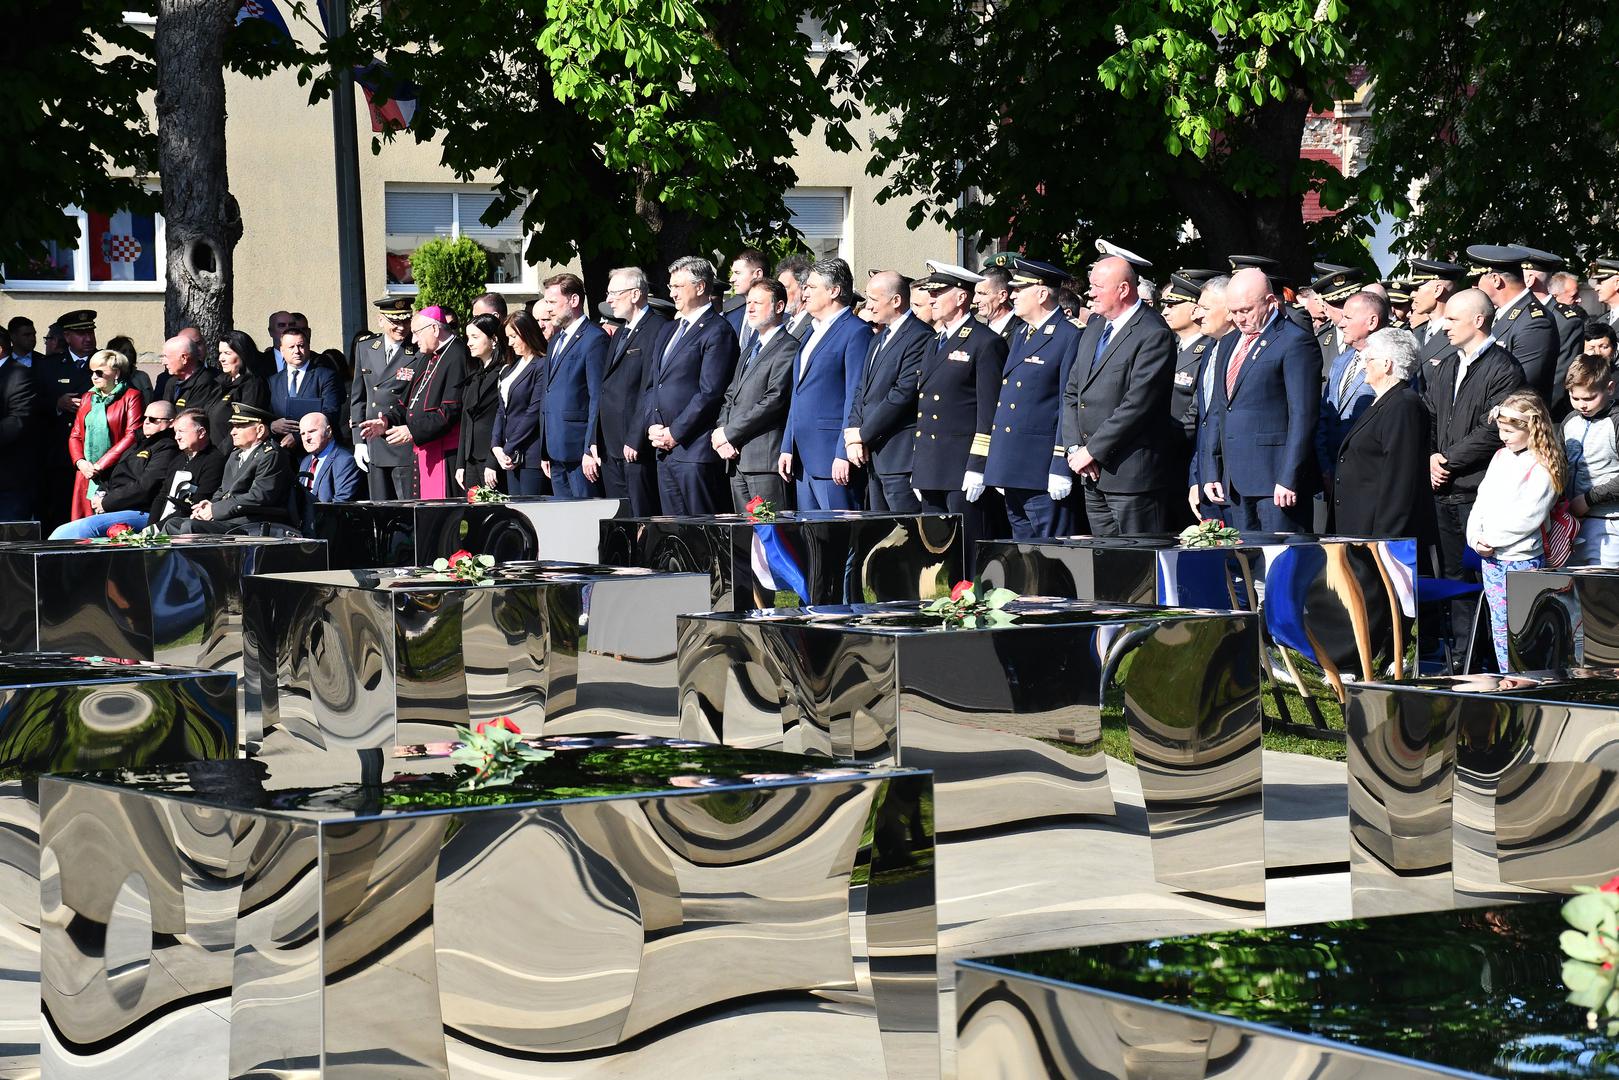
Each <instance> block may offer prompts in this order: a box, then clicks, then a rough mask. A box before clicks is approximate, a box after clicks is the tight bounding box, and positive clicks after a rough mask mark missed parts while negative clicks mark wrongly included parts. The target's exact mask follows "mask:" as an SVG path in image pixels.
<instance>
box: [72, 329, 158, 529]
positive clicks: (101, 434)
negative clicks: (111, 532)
mask: <svg viewBox="0 0 1619 1080" xmlns="http://www.w3.org/2000/svg"><path fill="white" fill-rule="evenodd" d="M89 367H90V392H89V393H88V394H85V395H84V397H82V398H81V399H80V400H79V414H78V415H77V416H76V417H74V419H73V428H72V430H70V431H69V432H68V436H67V452H68V454H70V455H71V456H72V458H73V467H74V468H75V469H77V470H78V475H76V476H74V478H73V520H74V521H77V520H78V519H79V518H82V517H89V516H90V515H91V514H94V513H99V512H100V511H99V510H97V509H96V508H95V507H94V506H93V505H92V504H91V499H93V498H97V497H98V496H100V494H101V485H102V484H103V483H105V482H106V480H107V477H108V475H109V474H111V472H112V467H113V466H114V465H116V464H118V459H119V458H121V457H123V456H124V455H125V454H126V453H128V452H129V448H130V447H132V446H134V445H135V438H136V436H138V435H139V434H140V433H141V413H142V411H143V410H144V409H145V408H146V398H145V397H144V396H143V395H142V394H141V392H140V391H139V390H137V389H135V388H134V387H133V386H131V385H130V384H129V371H130V367H131V364H130V361H129V357H127V356H125V355H124V354H123V353H121V352H116V351H114V350H112V349H102V350H101V351H99V352H97V353H95V354H94V355H93V356H91V357H90V364H89Z"/></svg>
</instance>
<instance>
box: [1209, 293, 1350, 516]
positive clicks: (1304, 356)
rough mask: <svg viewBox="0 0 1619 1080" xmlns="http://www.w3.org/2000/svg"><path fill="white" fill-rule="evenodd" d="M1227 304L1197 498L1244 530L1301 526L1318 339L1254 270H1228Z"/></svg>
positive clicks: (1308, 487)
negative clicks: (1227, 323)
mask: <svg viewBox="0 0 1619 1080" xmlns="http://www.w3.org/2000/svg"><path fill="white" fill-rule="evenodd" d="M1226 304H1227V308H1228V310H1229V311H1230V312H1231V319H1232V322H1233V323H1235V324H1236V328H1237V330H1238V333H1236V334H1228V335H1227V336H1226V337H1225V338H1224V339H1223V340H1222V341H1221V342H1220V346H1219V348H1218V349H1217V350H1216V353H1215V373H1214V401H1213V407H1212V409H1211V414H1212V420H1213V423H1214V437H1213V438H1212V439H1211V440H1210V442H1209V447H1208V450H1209V453H1210V455H1211V456H1212V459H1213V460H1211V461H1209V462H1207V463H1203V462H1200V464H1199V473H1200V475H1201V476H1202V477H1203V478H1204V483H1203V488H1204V494H1205V497H1206V498H1207V499H1208V501H1209V502H1210V503H1213V504H1215V505H1217V506H1221V507H1224V508H1225V511H1224V516H1225V521H1226V523H1227V524H1228V525H1231V526H1233V527H1235V528H1238V529H1241V530H1243V531H1244V532H1308V531H1309V529H1310V524H1311V516H1312V509H1313V508H1312V506H1311V503H1310V496H1311V495H1312V494H1314V492H1315V481H1316V466H1315V425H1316V419H1317V417H1318V414H1319V410H1320V404H1321V396H1320V395H1321V350H1320V346H1319V344H1318V343H1316V342H1315V341H1314V340H1312V339H1311V337H1310V335H1309V334H1308V333H1306V332H1305V331H1303V330H1301V329H1299V328H1298V326H1296V325H1295V324H1294V323H1293V322H1292V321H1290V320H1289V319H1288V318H1287V317H1286V316H1284V315H1283V314H1282V312H1281V301H1280V299H1279V298H1278V297H1277V296H1276V294H1275V293H1274V292H1273V291H1272V290H1271V285H1270V281H1269V280H1268V279H1267V278H1266V277H1265V275H1264V274H1263V273H1262V272H1261V271H1259V270H1256V269H1253V268H1251V267H1250V268H1249V269H1246V270H1239V271H1237V272H1236V273H1235V274H1233V275H1232V276H1231V284H1230V285H1228V286H1227V287H1226ZM1200 449H1201V448H1200Z"/></svg>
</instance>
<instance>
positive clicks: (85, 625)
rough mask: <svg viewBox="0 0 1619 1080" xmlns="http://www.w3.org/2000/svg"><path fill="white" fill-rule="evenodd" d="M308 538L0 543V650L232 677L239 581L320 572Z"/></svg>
mask: <svg viewBox="0 0 1619 1080" xmlns="http://www.w3.org/2000/svg"><path fill="white" fill-rule="evenodd" d="M325 568H326V545H325V544H323V543H321V542H320V541H318V540H304V539H289V540H279V539H273V538H269V537H256V536H178V537H175V538H174V541H173V543H170V544H164V545H162V546H160V547H149V548H138V547H124V546H119V545H114V544H93V543H89V542H84V543H80V542H77V541H73V540H60V541H45V542H42V543H34V544H4V545H0V596H4V597H5V603H4V604H0V653H9V652H35V651H47V652H65V653H74V654H78V655H87V656H88V655H94V656H123V657H129V658H132V659H139V660H155V661H157V662H159V663H164V664H175V665H181V666H185V667H201V668H212V669H218V670H224V671H229V672H231V673H232V674H234V675H236V676H237V678H238V679H239V680H241V681H242V692H243V698H242V700H243V702H244V704H245V696H246V689H247V687H246V679H245V675H246V671H245V669H244V667H243V663H242V579H243V578H244V577H246V576H247V575H249V574H261V573H275V572H278V571H289V570H324V569H325Z"/></svg>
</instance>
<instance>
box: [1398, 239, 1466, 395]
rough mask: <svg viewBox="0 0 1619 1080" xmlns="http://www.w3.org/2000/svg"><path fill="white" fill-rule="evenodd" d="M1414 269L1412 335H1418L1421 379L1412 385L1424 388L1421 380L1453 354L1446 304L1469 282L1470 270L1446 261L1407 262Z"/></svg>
mask: <svg viewBox="0 0 1619 1080" xmlns="http://www.w3.org/2000/svg"><path fill="white" fill-rule="evenodd" d="M1407 263H1408V265H1409V266H1410V268H1411V273H1410V279H1411V332H1412V333H1413V334H1415V335H1416V336H1417V346H1418V352H1417V359H1418V360H1420V361H1421V363H1420V365H1419V366H1418V371H1419V377H1418V378H1413V379H1412V380H1411V385H1412V386H1415V387H1417V388H1418V389H1421V386H1422V383H1421V381H1419V380H1420V379H1425V378H1426V377H1427V375H1426V373H1427V372H1431V371H1432V370H1433V369H1434V368H1436V367H1438V366H1439V364H1440V362H1441V361H1443V360H1444V359H1445V357H1446V356H1448V355H1449V354H1450V351H1451V348H1452V346H1451V344H1450V337H1449V336H1448V335H1447V334H1446V333H1445V301H1446V300H1449V299H1450V297H1451V296H1452V295H1453V294H1454V293H1455V292H1456V290H1457V289H1459V288H1461V287H1462V283H1463V282H1464V281H1466V280H1467V267H1465V266H1462V265H1461V264H1459V263H1453V262H1445V261H1444V260H1443V259H1408V260H1407Z"/></svg>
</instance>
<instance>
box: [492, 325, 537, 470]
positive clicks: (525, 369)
mask: <svg viewBox="0 0 1619 1080" xmlns="http://www.w3.org/2000/svg"><path fill="white" fill-rule="evenodd" d="M506 343H507V344H508V345H510V346H511V350H512V352H513V354H515V356H516V357H517V359H516V361H515V362H514V363H513V364H512V365H511V366H510V367H508V368H506V369H505V372H504V374H502V375H501V377H500V380H499V391H498V396H499V399H500V401H499V404H498V405H497V406H496V408H495V423H494V430H493V431H492V432H491V433H490V442H491V444H492V446H491V452H492V453H493V455H494V458H495V461H496V462H497V463H498V464H499V466H500V468H501V469H502V470H504V471H505V472H506V473H507V488H506V490H507V492H508V493H509V494H511V495H514V496H518V497H527V498H538V497H539V496H541V495H544V494H545V493H546V489H547V488H548V487H549V486H550V484H549V482H548V481H547V480H546V477H545V473H544V472H542V471H541V469H540V454H541V451H542V448H543V447H544V445H545V439H544V435H545V334H544V333H543V332H541V330H540V324H539V323H538V322H536V321H535V320H534V316H532V315H530V314H529V313H528V312H526V311H514V312H512V313H511V314H510V315H508V316H507V317H506Z"/></svg>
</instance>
